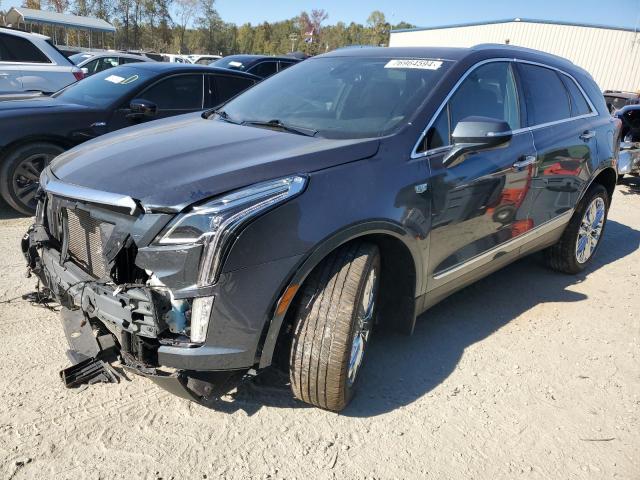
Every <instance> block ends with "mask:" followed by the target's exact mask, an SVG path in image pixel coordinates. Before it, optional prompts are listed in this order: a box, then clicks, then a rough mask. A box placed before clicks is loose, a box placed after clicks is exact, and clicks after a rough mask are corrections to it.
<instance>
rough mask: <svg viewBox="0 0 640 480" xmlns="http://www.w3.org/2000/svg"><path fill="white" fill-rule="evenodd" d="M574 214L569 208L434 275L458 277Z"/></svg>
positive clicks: (539, 235)
mask: <svg viewBox="0 0 640 480" xmlns="http://www.w3.org/2000/svg"><path fill="white" fill-rule="evenodd" d="M572 215H573V209H571V210H568V211H566V212H564V213H562V214H560V215H558V216H557V217H556V218H553V219H551V220H549V221H547V222H545V223H543V224H541V225H538V226H537V227H536V228H534V229H533V230H530V231H528V232H527V233H523V234H522V235H519V236H517V237H516V238H512V239H511V240H509V241H507V242H505V243H502V244H500V245H498V246H496V247H494V248H492V249H491V250H487V251H486V252H484V253H481V254H479V255H476V256H475V257H473V258H471V259H469V260H467V261H466V262H464V263H459V264H457V265H454V266H453V267H449V268H447V269H446V270H442V271H440V272H437V273H435V274H434V275H433V279H434V280H441V279H443V278H447V277H451V279H454V278H458V277H460V276H462V275H463V274H465V273H467V272H468V271H470V270H473V269H475V268H478V267H481V266H483V265H486V264H487V263H490V262H491V261H492V260H493V259H494V258H496V256H499V255H501V254H505V253H510V252H513V251H514V250H516V249H518V248H520V247H522V246H523V245H525V244H527V243H528V242H530V241H532V240H535V239H537V238H539V237H541V236H543V235H545V234H547V233H549V232H552V231H553V230H555V229H556V228H558V227H561V226H562V225H565V224H567V223H569V220H571V216H572Z"/></svg>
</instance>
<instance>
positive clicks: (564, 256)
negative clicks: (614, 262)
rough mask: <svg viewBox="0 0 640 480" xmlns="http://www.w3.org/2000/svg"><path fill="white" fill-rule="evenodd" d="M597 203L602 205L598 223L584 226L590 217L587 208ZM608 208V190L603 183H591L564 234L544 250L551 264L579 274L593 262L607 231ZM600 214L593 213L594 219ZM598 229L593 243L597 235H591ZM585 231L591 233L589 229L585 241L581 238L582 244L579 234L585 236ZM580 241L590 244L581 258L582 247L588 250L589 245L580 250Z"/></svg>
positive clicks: (562, 270)
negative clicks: (588, 226)
mask: <svg viewBox="0 0 640 480" xmlns="http://www.w3.org/2000/svg"><path fill="white" fill-rule="evenodd" d="M600 202H602V203H600ZM594 205H596V207H594V208H596V209H597V206H602V207H603V211H602V212H601V218H600V221H599V223H598V224H597V225H594V226H591V227H590V228H586V229H581V226H582V225H583V221H584V222H588V221H589V219H588V218H587V217H586V214H587V210H588V209H590V208H592V207H593V206H594ZM608 212H609V195H608V193H607V190H606V189H605V188H604V187H603V186H602V185H599V184H595V185H592V186H591V187H590V188H589V190H587V193H586V194H585V195H584V197H583V198H582V199H581V200H580V202H578V206H577V207H576V210H575V212H574V213H573V216H572V217H571V220H570V221H569V223H568V225H567V227H566V229H565V231H564V233H563V234H562V237H560V240H558V242H557V243H556V244H555V245H552V246H551V247H549V248H548V249H547V250H546V251H545V254H546V255H545V256H546V261H547V264H548V265H549V267H551V268H552V269H554V270H557V271H559V272H563V273H569V274H576V273H580V272H581V271H583V270H584V269H585V268H586V267H587V265H589V263H591V261H592V260H593V257H594V256H595V254H596V252H597V250H598V247H599V246H600V244H601V243H602V236H603V235H604V230H605V226H606V223H607V214H608ZM592 213H593V211H592ZM592 216H593V215H592ZM599 217H600V214H596V215H595V216H593V218H592V220H593V219H594V218H595V219H597V218H599ZM595 231H597V232H598V234H597V239H596V240H595V244H594V243H593V242H592V241H591V242H590V239H594V238H595V237H596V236H595V235H592V233H593V232H595ZM582 232H591V233H587V236H586V240H585V242H582V241H581V243H580V244H579V243H578V241H579V237H581V238H585V237H584V235H582ZM587 244H588V245H587ZM581 245H587V246H588V247H589V248H588V250H589V251H588V256H586V258H585V256H582V258H581V255H580V253H581V251H582V252H583V253H586V249H587V247H584V248H585V250H581V248H580V247H581Z"/></svg>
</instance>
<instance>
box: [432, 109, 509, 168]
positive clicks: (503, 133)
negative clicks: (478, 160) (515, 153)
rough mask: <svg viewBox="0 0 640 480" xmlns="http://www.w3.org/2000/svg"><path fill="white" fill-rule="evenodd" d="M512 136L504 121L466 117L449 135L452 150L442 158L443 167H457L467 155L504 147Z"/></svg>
mask: <svg viewBox="0 0 640 480" xmlns="http://www.w3.org/2000/svg"><path fill="white" fill-rule="evenodd" d="M512 136H513V134H512V132H511V127H510V126H509V124H508V123H507V122H505V121H504V120H497V119H495V118H488V117H467V118H465V119H463V120H461V121H459V122H458V124H457V125H456V127H455V129H454V130H453V133H452V134H451V139H452V141H453V148H452V149H451V150H449V153H447V155H446V156H445V157H444V160H443V162H444V165H445V166H447V167H453V166H455V165H458V164H459V163H461V162H462V161H463V160H464V156H465V155H466V154H467V153H471V152H475V151H478V150H483V149H486V148H495V147H498V146H501V145H504V144H506V143H509V141H510V140H511V137H512Z"/></svg>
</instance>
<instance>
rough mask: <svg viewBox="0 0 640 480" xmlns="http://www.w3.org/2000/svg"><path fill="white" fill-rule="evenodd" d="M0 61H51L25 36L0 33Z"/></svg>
mask: <svg viewBox="0 0 640 480" xmlns="http://www.w3.org/2000/svg"><path fill="white" fill-rule="evenodd" d="M0 61H4V62H20V63H51V61H50V60H49V58H48V57H47V56H46V55H45V54H44V53H42V52H41V51H40V49H39V48H38V47H36V46H35V45H34V44H33V43H31V42H30V41H29V40H27V39H26V38H20V37H15V36H13V35H3V34H0Z"/></svg>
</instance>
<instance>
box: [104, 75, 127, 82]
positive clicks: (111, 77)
mask: <svg viewBox="0 0 640 480" xmlns="http://www.w3.org/2000/svg"><path fill="white" fill-rule="evenodd" d="M105 80H106V81H107V82H111V83H122V81H123V80H124V77H119V76H118V75H109V76H108V77H107V78H105Z"/></svg>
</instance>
